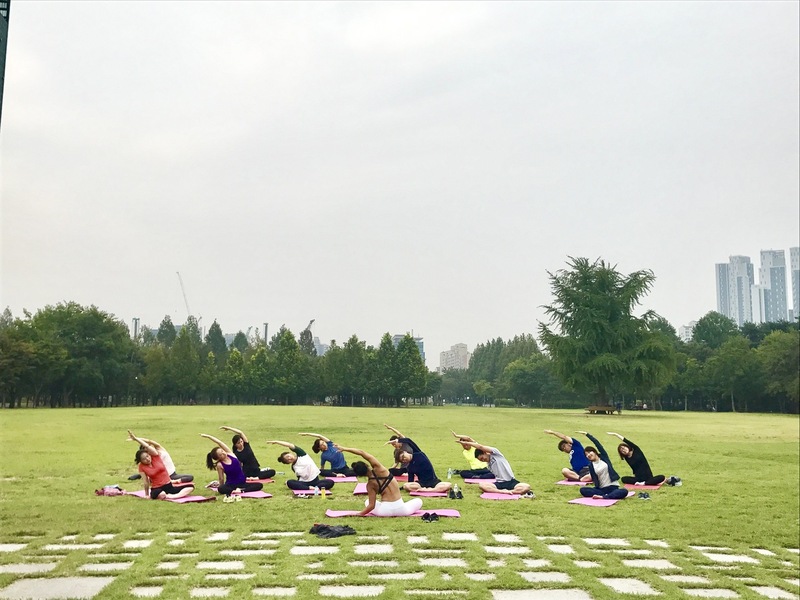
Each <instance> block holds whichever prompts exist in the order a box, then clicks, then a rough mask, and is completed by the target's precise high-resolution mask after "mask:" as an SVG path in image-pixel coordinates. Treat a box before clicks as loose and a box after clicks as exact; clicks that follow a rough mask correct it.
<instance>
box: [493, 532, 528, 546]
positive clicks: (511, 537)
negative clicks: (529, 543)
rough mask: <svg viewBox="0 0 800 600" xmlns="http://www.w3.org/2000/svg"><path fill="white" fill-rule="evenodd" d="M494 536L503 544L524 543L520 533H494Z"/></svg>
mask: <svg viewBox="0 0 800 600" xmlns="http://www.w3.org/2000/svg"><path fill="white" fill-rule="evenodd" d="M492 537H493V538H494V539H495V541H497V542H500V543H501V544H519V543H522V540H521V539H520V537H519V536H518V535H515V534H513V533H493V534H492Z"/></svg>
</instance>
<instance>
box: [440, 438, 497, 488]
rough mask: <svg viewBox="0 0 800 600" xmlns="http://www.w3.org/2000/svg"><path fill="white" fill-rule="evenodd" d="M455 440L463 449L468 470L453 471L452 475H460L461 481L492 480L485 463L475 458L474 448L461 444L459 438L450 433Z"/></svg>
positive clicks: (492, 475)
mask: <svg viewBox="0 0 800 600" xmlns="http://www.w3.org/2000/svg"><path fill="white" fill-rule="evenodd" d="M450 433H452V434H453V435H454V436H455V437H456V438H458V441H459V443H460V444H461V447H462V448H463V449H464V451H463V452H462V454H463V455H464V460H466V461H467V463H469V469H464V470H461V471H460V470H455V471H453V473H454V474H455V475H461V478H462V479H494V473H492V472H491V471H490V470H489V469H488V468H487V467H486V463H484V462H482V461H481V460H478V458H477V457H476V456H475V448H473V447H472V446H470V445H469V444H463V443H461V438H460V436H459V435H458V434H457V433H456V432H455V431H451V432H450Z"/></svg>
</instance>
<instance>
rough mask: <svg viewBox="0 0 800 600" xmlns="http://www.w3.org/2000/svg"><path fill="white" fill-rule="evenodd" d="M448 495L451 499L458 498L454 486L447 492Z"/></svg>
mask: <svg viewBox="0 0 800 600" xmlns="http://www.w3.org/2000/svg"><path fill="white" fill-rule="evenodd" d="M447 497H448V498H450V500H455V499H456V492H455V490H453V488H450V490H449V491H448V492H447Z"/></svg>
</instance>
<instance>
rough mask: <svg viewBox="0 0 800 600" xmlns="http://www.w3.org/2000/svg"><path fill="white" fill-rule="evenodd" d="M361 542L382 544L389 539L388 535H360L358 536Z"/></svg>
mask: <svg viewBox="0 0 800 600" xmlns="http://www.w3.org/2000/svg"><path fill="white" fill-rule="evenodd" d="M356 539H358V541H359V542H380V541H385V540H388V539H389V536H388V535H359V536H356Z"/></svg>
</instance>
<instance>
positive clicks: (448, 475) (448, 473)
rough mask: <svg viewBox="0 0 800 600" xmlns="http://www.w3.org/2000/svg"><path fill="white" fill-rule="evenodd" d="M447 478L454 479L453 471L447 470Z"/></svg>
mask: <svg viewBox="0 0 800 600" xmlns="http://www.w3.org/2000/svg"><path fill="white" fill-rule="evenodd" d="M447 478H448V479H452V478H453V469H447Z"/></svg>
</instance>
